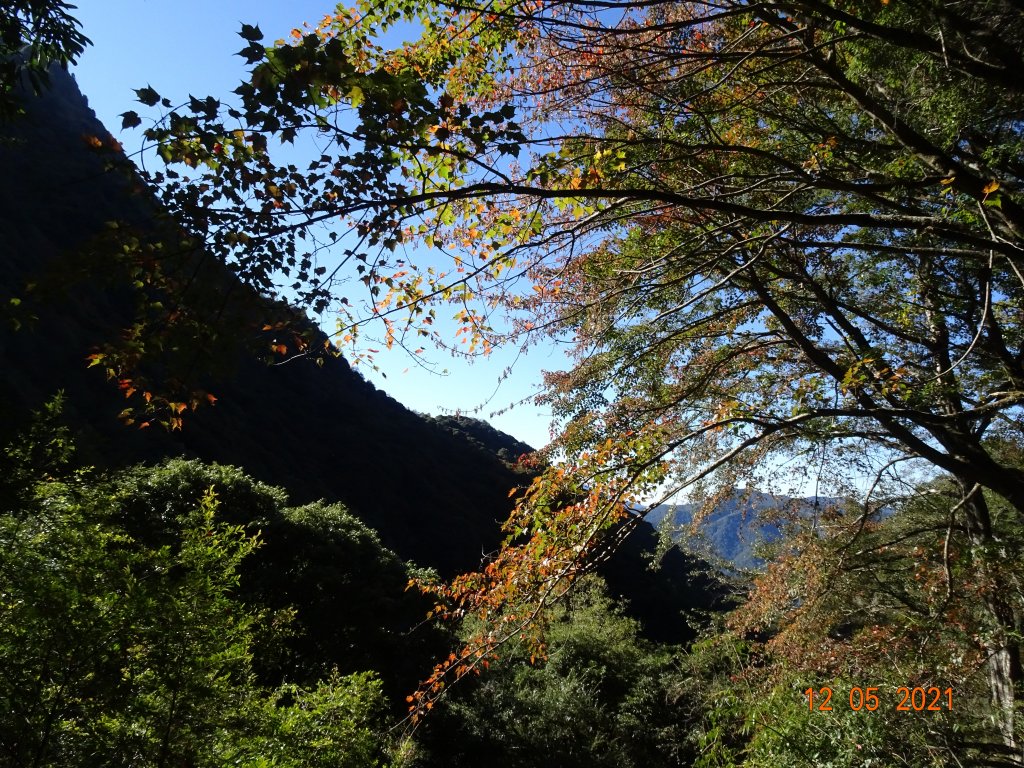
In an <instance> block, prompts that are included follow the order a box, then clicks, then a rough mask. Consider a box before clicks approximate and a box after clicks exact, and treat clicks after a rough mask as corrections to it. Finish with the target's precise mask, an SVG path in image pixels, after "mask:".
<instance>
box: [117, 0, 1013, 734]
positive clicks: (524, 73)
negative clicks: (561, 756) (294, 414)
mask: <svg viewBox="0 0 1024 768" xmlns="http://www.w3.org/2000/svg"><path fill="white" fill-rule="evenodd" d="M1022 15H1024V14H1022V10H1021V8H1020V6H1019V4H1018V3H1016V2H1013V1H1012V0H986V1H984V2H977V3H971V4H969V5H965V4H961V3H954V2H949V1H947V0H905V1H896V0H892V1H890V0H877V1H876V0H869V1H868V2H846V1H844V0H834V2H826V1H824V0H822V1H820V2H819V1H818V0H806V1H805V0H793V2H779V3H776V2H748V1H746V0H716V1H715V2H668V1H667V0H666V1H665V2H662V1H660V0H653V1H652V2H646V1H645V2H616V1H614V0H613V1H610V2H605V1H604V0H593V1H591V2H563V1H561V0H523V1H518V0H500V1H498V2H487V3H477V2H431V3H409V2H406V0H384V2H365V3H361V4H358V5H357V6H356V7H353V8H344V7H339V9H338V10H337V11H336V12H335V13H333V14H331V15H329V16H328V17H326V18H325V19H324V20H323V21H322V22H321V23H319V24H318V25H316V26H314V27H307V28H305V29H296V30H295V31H294V33H293V35H292V37H291V39H289V40H282V41H278V42H276V43H274V44H272V45H269V46H267V45H266V44H265V43H264V42H263V39H262V33H261V31H260V30H259V29H258V28H257V27H252V26H248V25H246V26H243V28H242V32H241V36H242V37H243V39H244V41H245V43H244V45H245V47H244V48H243V50H242V51H241V55H242V56H243V57H245V58H246V60H247V61H248V62H249V64H250V65H251V70H250V75H249V77H248V79H247V80H246V81H245V82H243V83H242V84H241V85H240V87H239V88H238V89H237V91H236V95H237V97H238V98H237V100H235V102H233V103H230V104H229V103H225V102H222V101H221V100H219V99H217V98H214V97H209V98H206V99H202V98H195V97H191V98H190V99H189V100H188V102H187V103H186V104H184V105H183V106H181V107H179V108H174V107H173V105H172V102H171V101H170V100H169V99H166V98H163V97H162V96H161V95H160V94H159V93H158V92H157V91H156V90H154V89H153V88H151V87H148V86H147V87H146V88H141V89H140V90H139V91H138V97H139V100H140V101H141V102H142V103H143V104H145V105H147V106H149V107H157V106H158V105H162V106H161V111H160V113H159V114H158V115H156V116H155V117H154V119H153V120H152V122H149V123H147V125H146V128H145V137H146V139H147V141H149V142H152V143H155V145H156V146H157V149H158V151H159V152H160V154H161V155H162V157H163V158H164V159H165V160H166V161H167V163H168V167H167V168H166V169H165V170H162V171H159V172H157V173H155V174H153V175H152V176H151V177H150V180H151V181H152V182H153V183H154V184H155V185H157V187H158V189H159V190H160V195H161V197H162V200H163V202H164V204H165V205H166V206H167V207H168V208H169V209H170V210H171V211H172V212H173V213H174V214H175V215H176V217H177V218H178V220H179V221H180V222H181V224H182V225H183V226H184V227H185V228H186V230H187V231H188V232H189V233H190V236H193V237H197V238H201V239H202V240H203V241H204V242H205V247H206V253H208V254H209V255H210V256H211V257H213V258H215V259H217V260H220V261H222V262H224V263H225V264H227V265H229V266H230V267H231V268H232V269H233V270H234V272H235V273H236V274H237V275H238V276H239V277H240V278H242V279H243V280H245V281H247V282H248V283H249V284H251V285H252V286H254V287H255V288H257V289H258V290H260V291H263V292H267V293H274V294H282V293H284V292H286V291H287V292H288V295H289V296H291V297H294V298H297V299H298V300H299V301H301V302H304V303H306V304H307V305H308V306H309V307H310V308H312V309H313V310H314V311H323V310H326V309H328V308H331V309H334V310H336V311H337V312H338V313H339V317H340V320H339V334H338V342H339V344H340V345H341V346H342V347H343V348H347V345H348V344H350V343H351V344H354V345H357V344H359V343H360V339H362V338H365V337H366V335H367V333H368V331H366V330H365V329H366V328H367V326H372V325H373V324H374V323H377V324H378V327H379V337H380V340H381V342H382V343H383V344H386V345H388V346H394V345H403V346H407V347H409V348H410V349H412V348H413V347H418V345H419V344H420V343H421V342H420V341H419V339H424V340H429V339H431V338H434V339H435V340H436V339H438V337H437V332H436V331H434V329H433V326H434V324H435V319H436V318H437V316H438V313H439V312H441V311H444V308H449V309H450V311H451V313H452V314H453V315H454V316H455V318H456V319H457V320H458V321H459V323H460V325H461V328H460V332H459V336H460V337H462V338H463V339H464V340H465V347H464V348H465V350H466V353H468V354H474V353H477V352H486V351H487V350H488V349H489V348H490V347H492V346H493V345H495V344H497V343H523V344H529V343H531V342H532V341H534V340H537V339H544V338H547V339H555V340H558V341H562V342H565V343H567V344H568V345H569V346H570V347H571V349H572V352H573V361H574V363H573V366H572V368H571V370H570V371H568V372H566V373H562V374H552V375H550V376H549V378H548V379H547V382H546V385H547V389H546V393H545V395H544V397H545V398H546V400H547V401H548V402H550V403H551V405H552V407H553V409H554V411H555V413H556V415H557V416H558V418H559V420H560V423H561V425H562V433H561V436H560V438H559V439H558V440H557V441H556V443H555V446H554V448H553V449H552V455H553V456H555V457H557V458H558V459H559V461H558V462H556V463H553V464H552V465H551V466H550V467H549V468H548V469H547V470H546V471H544V472H543V473H542V474H541V476H540V477H538V479H537V480H536V481H535V482H534V483H533V485H532V486H531V488H530V489H529V490H528V491H527V493H526V494H525V495H524V496H523V498H522V500H521V501H520V504H519V506H518V507H517V511H516V512H515V513H514V514H513V516H512V517H511V518H510V519H509V521H508V522H507V524H506V531H507V534H508V539H507V542H506V546H505V548H504V549H503V550H502V552H500V553H499V554H498V555H497V556H496V557H495V558H494V559H493V561H492V562H490V563H489V564H488V565H487V567H486V569H485V570H484V571H482V572H481V573H479V574H470V575H467V576H465V577H462V578H460V579H458V580H456V581H454V582H453V583H452V584H450V585H448V586H445V587H442V588H439V589H436V590H435V591H436V592H437V593H438V595H439V601H438V607H437V612H438V613H441V614H450V615H463V614H465V613H467V612H470V613H478V614H481V615H486V616H487V617H488V619H489V623H488V624H486V625H485V626H486V627H488V628H487V629H486V630H483V631H482V632H481V634H480V635H479V636H478V637H477V638H476V639H475V640H474V641H473V642H471V643H470V644H468V645H467V647H466V649H465V650H464V651H463V652H462V654H461V655H460V654H453V656H452V657H451V658H450V659H449V660H448V661H447V662H444V663H443V664H441V665H440V666H439V667H438V669H437V671H436V675H435V677H434V679H433V680H432V681H431V683H430V685H428V687H427V688H425V689H424V691H422V692H421V694H420V695H419V696H417V697H414V700H413V704H414V706H417V707H424V708H425V707H426V706H427V705H429V704H430V703H431V701H432V700H433V697H434V696H436V695H437V694H438V692H439V691H440V690H441V688H442V687H443V686H442V683H443V679H444V677H445V675H448V674H455V675H461V674H464V673H466V672H467V671H469V670H471V669H473V668H475V667H476V666H478V665H479V664H481V663H482V662H483V661H485V660H486V659H487V658H488V657H489V655H490V654H491V653H493V651H494V649H495V648H497V647H498V646H500V645H501V643H503V642H505V641H506V640H507V637H508V635H509V633H511V632H518V631H521V630H522V629H523V628H524V627H526V626H528V625H529V624H530V622H531V621H532V620H533V618H535V617H536V615H537V613H538V611H539V610H540V608H541V607H543V606H544V605H546V604H547V603H548V602H549V601H550V600H551V599H552V598H553V597H556V596H557V595H559V594H560V593H561V592H562V591H563V590H564V589H565V588H566V586H567V584H568V583H569V582H571V580H572V579H573V578H574V577H575V576H576V575H578V574H579V573H580V572H581V571H583V570H584V569H585V568H586V567H587V563H588V562H589V561H590V559H591V558H592V557H593V556H594V555H595V553H597V552H599V551H600V548H601V547H602V546H604V541H605V539H606V538H607V535H608V534H609V533H610V532H611V531H616V530H621V528H619V527H617V525H616V524H617V523H618V522H619V521H621V520H623V519H624V518H627V517H629V515H630V514H631V513H630V508H631V507H630V505H633V504H636V503H637V502H638V500H639V499H640V498H641V497H645V496H647V495H649V494H651V493H653V492H654V490H655V489H659V492H663V493H669V492H672V491H675V490H679V489H684V488H688V487H690V486H692V485H694V484H695V483H696V484H700V483H705V484H707V485H709V486H711V487H715V486H718V487H730V486H732V485H735V484H736V483H737V482H738V481H740V480H743V479H746V478H749V477H759V476H760V477H763V476H764V475H765V474H771V473H773V472H775V471H776V470H777V469H778V468H779V467H780V465H781V464H782V463H783V462H787V461H793V460H796V461H798V462H800V465H801V466H803V467H806V468H807V471H808V473H812V474H817V475H819V476H824V477H823V479H824V480H826V481H832V482H833V483H834V484H837V485H842V483H841V482H839V481H841V480H842V479H843V477H844V476H850V475H853V474H859V475H864V474H866V475H867V476H868V480H867V482H866V483H865V484H864V487H863V488H861V489H860V490H861V502H862V503H861V504H860V508H859V510H857V511H856V512H847V513H846V514H847V515H853V516H854V517H853V519H854V520H855V524H854V525H853V526H852V528H850V527H846V528H843V527H842V526H840V529H842V530H848V531H851V532H852V534H853V535H859V534H860V532H862V531H863V530H864V529H865V528H867V527H868V526H869V525H870V524H871V523H872V522H873V521H877V516H878V515H879V514H880V513H881V512H882V511H883V510H884V509H885V508H886V507H887V506H888V505H889V504H890V502H891V498H890V495H891V494H893V493H897V494H898V493H899V492H900V488H899V485H898V481H899V478H900V477H901V475H902V471H901V470H900V468H901V467H904V466H908V467H915V466H916V467H919V468H920V469H921V471H922V472H923V473H924V474H925V476H928V477H937V476H939V475H941V476H942V477H944V478H946V480H947V481H948V483H949V484H948V486H945V490H944V495H943V498H946V499H947V500H948V505H947V506H948V510H947V511H948V514H949V515H950V519H951V522H950V530H952V529H953V528H954V524H955V526H956V529H957V530H962V531H963V532H964V536H965V541H966V546H967V547H968V548H969V550H970V552H971V557H970V558H969V561H968V562H969V563H970V574H969V577H967V578H966V580H968V581H969V582H970V583H971V584H972V585H973V586H972V587H971V589H976V590H977V592H976V596H977V601H978V604H979V605H980V606H982V609H981V612H980V613H979V615H978V620H979V621H980V622H982V624H983V626H984V632H983V633H982V639H981V640H980V641H979V642H981V644H982V647H983V649H984V653H983V656H984V659H985V662H986V663H987V664H988V667H989V673H990V680H991V692H992V695H993V697H994V700H995V701H996V704H997V711H998V712H999V717H998V720H999V724H1000V729H1001V733H1002V738H1003V740H1004V742H1005V745H1006V746H1007V748H1008V749H1009V750H1010V751H1011V752H1014V751H1016V752H1018V753H1019V735H1018V730H1019V729H1018V724H1016V723H1015V722H1014V715H1013V713H1014V708H1015V704H1016V702H1017V700H1018V699H1019V696H1020V694H1021V683H1022V677H1024V675H1022V665H1021V657H1020V648H1019V637H1020V633H1021V629H1022V627H1021V616H1022V611H1021V597H1020V584H1019V580H1018V577H1017V576H1014V575H1013V573H1014V572H1012V571H1007V570H1006V568H1005V566H1006V564H1007V558H1008V557H1010V555H1009V552H1010V551H1012V550H1011V549H1008V548H1007V547H1005V546H1003V542H1002V536H1003V533H1002V532H1003V531H1005V530H1006V529H1005V528H1004V527H1001V526H1000V525H998V524H997V521H995V520H994V516H993V504H996V505H997V506H998V505H1002V504H1005V505H1006V509H1007V510H1008V512H1007V514H1009V515H1010V517H1011V518H1013V519H1014V520H1018V521H1019V519H1020V516H1021V515H1022V514H1024V467H1022V466H1021V463H1020V461H1019V460H1018V459H1019V452H1017V451H1014V450H1006V446H1019V445H1020V444H1021V442H1022V439H1024V435H1022V434H1021V426H1022V420H1021V404H1022V400H1024V349H1022V325H1021V323H1022V309H1024V307H1022V296H1024V294H1022V291H1021V288H1022V287H1024V285H1022V284H1024V272H1022V269H1024V261H1022V249H1021V246H1022V243H1021V239H1022V232H1024V209H1022V208H1021V198H1020V190H1021V183H1022V175H1024V166H1022V165H1021V148H1022V145H1021V140H1022V137H1021V119H1022V109H1024V98H1022V89H1021V85H1020V80H1019V77H1018V73H1019V72H1020V71H1021V65H1022V63H1024V47H1022V46H1024V18H1022ZM410 29H413V30H415V34H418V35H419V37H418V38H417V39H415V40H414V41H413V42H410V43H406V44H402V45H399V46H393V45H390V44H389V42H388V41H390V40H392V39H394V38H395V36H398V35H401V34H404V33H406V32H408V31H409V30H410ZM142 122H143V118H142V117H141V116H140V115H139V114H137V113H136V112H134V111H130V112H126V113H125V114H124V125H125V126H132V125H139V124H141V123H142ZM285 143H293V144H296V145H298V146H299V147H302V148H312V149H313V150H314V151H312V153H311V155H310V156H309V157H308V158H305V159H303V160H302V161H301V162H302V164H301V165H300V164H299V163H298V162H296V161H293V160H292V159H291V158H292V157H293V156H294V155H290V154H289V153H288V152H285V153H282V152H281V151H280V145H281V144H285ZM280 158H283V159H280ZM431 254H432V255H431ZM435 256H436V258H435ZM500 318H501V319H504V324H499V319H500ZM353 349H355V350H356V354H358V350H359V349H363V350H364V351H365V350H366V349H367V348H366V347H365V346H364V347H361V348H360V347H353ZM369 349H370V350H371V351H372V348H369ZM274 352H275V353H279V352H280V350H277V349H275V350H274ZM285 352H287V350H285ZM281 354H283V353H281ZM758 473H760V474H758ZM947 542H948V539H947ZM1008 573H1009V574H1010V575H1009V576H1007V575H1006V574H1008ZM997 574H998V575H999V577H997ZM1003 578H1007V579H1009V580H1010V581H1009V583H1010V585H1011V587H1012V588H1011V589H1004V588H1003V584H1002V582H1001V579H1003Z"/></svg>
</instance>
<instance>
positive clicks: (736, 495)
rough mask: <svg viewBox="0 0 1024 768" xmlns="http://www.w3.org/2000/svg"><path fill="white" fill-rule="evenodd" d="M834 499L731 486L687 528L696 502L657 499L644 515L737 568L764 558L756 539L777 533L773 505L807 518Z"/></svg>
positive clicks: (764, 541)
mask: <svg viewBox="0 0 1024 768" xmlns="http://www.w3.org/2000/svg"><path fill="white" fill-rule="evenodd" d="M839 501H840V500H839V499H833V498H827V497H817V498H815V497H808V498H795V497H791V496H780V495H774V494H770V493H762V492H761V491H757V490H753V489H748V490H737V491H734V492H733V494H732V495H731V496H729V497H728V498H726V499H725V500H724V501H722V502H720V503H719V504H718V505H717V506H716V507H715V508H714V509H713V510H712V511H711V512H710V514H708V515H707V516H706V517H705V518H704V519H703V520H702V521H701V522H700V524H699V525H698V526H697V530H696V531H694V530H692V526H691V524H692V523H693V518H694V515H695V514H696V513H697V512H698V511H699V510H700V508H701V505H700V504H662V505H660V506H658V507H655V508H654V509H653V510H651V512H650V513H648V515H647V516H646V520H647V521H648V522H649V523H651V525H654V526H656V527H658V528H660V529H662V530H663V531H667V532H668V533H669V535H670V536H671V537H672V539H673V540H674V541H677V542H680V543H681V544H683V545H684V547H685V548H686V549H688V550H691V551H696V552H702V553H706V554H709V555H710V556H711V557H712V558H714V559H717V560H721V561H722V562H723V563H726V564H729V565H731V566H734V567H736V568H739V569H741V570H750V569H758V568H761V567H763V566H764V561H763V560H762V559H760V558H759V557H757V556H756V554H755V549H756V548H757V546H758V545H760V544H771V543H772V542H774V541H778V539H779V538H780V537H781V536H782V531H781V530H780V528H779V525H778V524H777V523H776V522H774V521H773V520H772V519H769V516H768V515H767V514H766V513H768V512H770V511H773V510H788V511H795V512H796V513H797V514H798V515H800V516H801V517H807V518H810V517H812V516H814V515H815V513H820V512H821V511H823V510H825V509H826V508H828V507H832V506H834V505H836V504H837V503H839Z"/></svg>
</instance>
